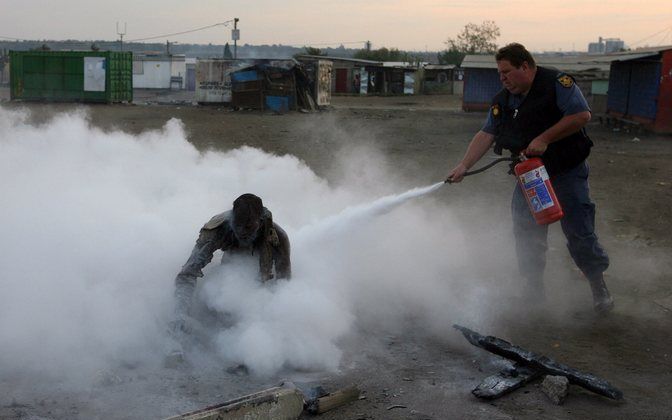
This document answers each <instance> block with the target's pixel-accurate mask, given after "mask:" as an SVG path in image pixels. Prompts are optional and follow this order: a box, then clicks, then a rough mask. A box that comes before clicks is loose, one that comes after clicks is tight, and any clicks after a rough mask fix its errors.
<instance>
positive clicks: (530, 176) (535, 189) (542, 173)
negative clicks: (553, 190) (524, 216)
mask: <svg viewBox="0 0 672 420" xmlns="http://www.w3.org/2000/svg"><path fill="white" fill-rule="evenodd" d="M519 178H520V182H521V184H522V185H523V189H524V190H525V194H527V198H528V200H530V204H531V207H532V209H533V210H534V212H535V213H539V212H540V211H542V210H545V209H547V208H549V207H553V205H554V203H553V199H552V198H551V195H550V194H549V193H548V188H546V181H547V180H548V179H549V178H548V172H546V168H545V167H543V166H542V167H539V168H536V169H533V170H531V171H528V172H525V173H524V174H522V175H520V177H519Z"/></svg>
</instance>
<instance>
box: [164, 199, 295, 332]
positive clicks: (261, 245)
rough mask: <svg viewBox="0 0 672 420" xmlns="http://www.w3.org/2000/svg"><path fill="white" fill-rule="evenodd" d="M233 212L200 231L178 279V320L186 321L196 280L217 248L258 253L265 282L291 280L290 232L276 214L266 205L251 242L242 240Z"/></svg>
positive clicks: (221, 215)
mask: <svg viewBox="0 0 672 420" xmlns="http://www.w3.org/2000/svg"><path fill="white" fill-rule="evenodd" d="M232 220H233V212H232V211H226V212H224V213H221V214H218V215H216V216H214V217H213V218H212V219H210V220H209V221H208V222H207V223H206V224H205V225H204V226H203V227H202V228H201V231H200V234H199V236H198V239H197V240H196V245H194V248H193V249H192V251H191V255H190V256H189V259H188V260H187V262H186V263H185V264H184V265H183V266H182V269H181V270H180V272H179V274H178V275H177V277H176V278H175V319H176V320H185V319H187V317H188V312H189V308H190V307H191V301H192V298H193V295H194V290H195V288H196V281H197V279H198V278H199V277H203V272H202V269H203V268H204V267H205V266H206V265H208V264H209V263H210V261H212V257H213V255H214V253H215V251H217V250H218V249H219V250H222V251H227V252H231V253H243V252H249V253H252V254H253V255H258V256H259V277H260V279H261V280H262V281H267V280H270V279H273V278H274V275H273V268H274V267H275V277H276V278H279V279H283V278H284V279H288V278H290V277H291V275H292V265H291V261H290V247H289V238H288V237H287V233H285V231H284V230H283V229H282V228H281V227H280V226H278V225H277V224H275V223H273V216H272V214H271V212H270V211H269V210H268V209H267V208H265V207H264V208H263V213H262V216H261V220H260V227H259V229H258V231H257V233H256V236H255V237H254V238H253V240H251V242H250V243H247V244H244V243H241V242H240V241H239V240H238V238H237V237H236V235H235V233H234V231H233V228H232V226H231V223H232Z"/></svg>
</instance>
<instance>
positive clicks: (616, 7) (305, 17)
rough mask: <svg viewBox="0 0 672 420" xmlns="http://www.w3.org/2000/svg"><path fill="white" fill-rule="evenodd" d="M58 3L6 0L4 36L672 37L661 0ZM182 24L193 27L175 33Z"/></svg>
mask: <svg viewBox="0 0 672 420" xmlns="http://www.w3.org/2000/svg"><path fill="white" fill-rule="evenodd" d="M55 3H56V2H53V3H52V2H44V1H43V0H22V1H18V0H5V6H4V7H3V9H2V10H3V14H2V16H0V27H1V28H2V32H1V33H0V39H2V40H6V41H12V40H32V39H34V40H38V41H39V40H53V41H64V40H79V39H81V40H92V41H95V40H99V41H102V40H106V39H112V40H113V41H114V40H118V35H117V24H118V25H119V30H120V31H121V30H123V31H124V32H126V33H125V34H124V38H125V40H128V41H129V42H130V41H133V40H136V39H137V40H142V39H146V38H151V37H158V38H159V39H157V40H156V42H157V43H165V42H166V40H169V41H171V42H177V43H185V44H203V45H207V44H214V45H224V44H225V43H226V42H229V43H230V44H231V43H233V41H232V40H231V29H232V27H233V25H232V22H229V23H227V25H224V24H223V22H224V21H228V20H230V19H233V18H234V17H237V18H239V19H240V21H239V22H238V29H239V30H240V41H239V44H240V45H244V44H247V45H252V46H254V45H282V46H290V47H297V48H300V47H302V46H313V47H317V48H320V47H322V48H327V47H330V48H337V47H338V46H339V45H343V46H344V47H346V48H353V49H361V48H363V47H364V42H365V41H371V42H372V44H373V45H372V48H373V49H378V48H381V47H386V48H396V49H399V50H402V51H427V52H429V51H443V50H444V49H445V48H446V45H445V41H446V40H447V39H448V38H455V37H456V35H457V34H458V33H459V32H460V31H461V30H462V29H463V28H464V26H465V25H466V24H468V23H475V24H481V23H482V22H483V21H485V20H492V21H494V22H495V23H496V24H497V25H498V26H499V28H500V29H501V36H500V37H499V38H498V39H497V44H498V45H505V44H508V43H510V42H514V41H516V42H520V43H522V44H524V45H525V46H526V47H528V49H530V50H531V51H549V52H550V51H555V52H562V51H584V50H587V49H588V43H590V42H596V41H597V40H598V38H599V37H600V36H602V37H603V38H620V39H621V40H623V41H624V42H625V45H626V47H630V48H633V49H634V48H637V47H642V46H644V45H649V46H657V45H665V44H672V25H670V22H672V8H670V7H669V4H668V3H667V2H665V1H662V0H653V1H650V2H648V3H647V4H646V6H645V7H642V4H641V2H635V1H633V0H615V1H613V2H611V3H610V4H609V6H608V7H607V8H605V7H604V5H603V3H602V2H599V1H596V0H588V1H577V0H567V1H566V2H564V3H561V4H558V3H557V2H550V1H548V0H544V1H536V2H532V1H531V0H510V1H507V2H504V1H503V0H480V1H474V2H470V3H466V2H463V1H453V2H435V1H420V2H416V3H414V4H413V6H409V5H408V4H407V3H406V2H401V1H387V2H368V3H365V4H361V3H360V2H357V1H353V0H346V1H343V2H339V3H338V4H319V5H315V4H314V3H309V2H306V1H300V0H288V1H286V2H283V3H274V2H270V1H268V0H258V1H256V2H242V1H240V0H233V1H230V2H228V3H227V5H226V7H224V6H223V5H221V4H217V2H215V1H214V0H202V1H200V2H198V4H197V5H195V4H194V3H190V4H184V3H181V2H176V1H174V0H164V1H162V2H158V1H156V2H155V1H147V2H142V3H137V2H134V3H131V2H128V1H127V0H120V1H118V2H116V3H115V4H105V3H103V4H96V5H95V8H92V7H90V6H89V4H90V3H89V2H84V1H82V0H63V1H61V2H58V4H55ZM37 12H39V13H37ZM218 16H221V17H218ZM124 28H125V29H124ZM199 28H201V29H202V30H194V29H199ZM567 28H572V30H571V31H569V30H567ZM181 31H182V32H188V33H183V34H177V35H175V33H177V32H181ZM166 35H169V36H166Z"/></svg>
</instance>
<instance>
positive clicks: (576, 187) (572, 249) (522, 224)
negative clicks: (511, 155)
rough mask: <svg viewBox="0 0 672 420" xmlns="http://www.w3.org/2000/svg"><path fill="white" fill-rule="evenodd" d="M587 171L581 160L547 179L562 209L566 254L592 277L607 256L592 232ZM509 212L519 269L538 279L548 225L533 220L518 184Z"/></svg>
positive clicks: (601, 269) (606, 263)
mask: <svg viewBox="0 0 672 420" xmlns="http://www.w3.org/2000/svg"><path fill="white" fill-rule="evenodd" d="M588 173H589V168H588V164H587V163H586V162H585V161H584V162H582V163H581V164H579V165H578V166H576V167H575V168H573V169H571V170H569V171H568V172H565V173H563V174H561V175H558V176H556V177H554V178H553V179H551V184H552V185H553V189H554V190H555V194H556V195H557V197H558V201H560V205H561V206H562V210H563V212H564V216H563V218H562V219H560V224H561V226H562V231H563V232H564V234H565V237H566V238H567V248H568V249H569V254H570V255H571V256H572V259H574V262H575V263H576V265H577V267H579V269H580V270H581V271H582V272H583V274H585V275H586V277H588V278H592V277H593V276H596V275H599V274H601V273H602V272H604V271H605V270H606V269H607V267H608V266H609V256H608V255H607V253H606V251H605V250H604V248H602V245H600V243H599V242H598V240H597V236H596V235H595V204H593V202H592V201H591V200H590V190H589V187H588ZM511 213H512V216H513V233H514V236H515V238H516V254H517V256H518V267H519V269H520V273H521V274H522V275H523V277H525V278H527V279H528V280H530V281H532V282H537V281H539V282H540V281H541V279H542V277H543V274H544V268H545V267H546V249H547V248H548V246H547V242H546V237H547V233H548V226H545V225H544V226H540V225H537V224H536V222H535V221H534V217H533V216H532V213H531V212H530V209H529V207H528V205H527V201H526V200H525V196H524V195H523V192H522V189H521V188H520V186H519V185H518V184H516V189H515V190H514V192H513V198H512V200H511Z"/></svg>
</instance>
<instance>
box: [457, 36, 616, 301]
mask: <svg viewBox="0 0 672 420" xmlns="http://www.w3.org/2000/svg"><path fill="white" fill-rule="evenodd" d="M495 58H496V60H497V69H498V72H499V79H500V80H501V82H502V84H503V85H504V89H502V90H501V91H500V92H499V93H498V94H497V95H496V96H495V97H494V99H493V101H492V106H491V107H490V111H489V113H488V118H487V121H486V123H485V126H484V127H483V128H482V129H481V130H480V131H479V132H478V133H476V135H475V136H474V138H473V139H472V140H471V143H470V144H469V146H468V148H467V151H466V153H465V155H464V157H463V158H462V160H461V161H460V163H459V164H458V165H457V166H456V167H455V168H454V169H453V170H452V171H451V172H450V174H449V176H448V178H449V179H450V180H451V181H452V182H460V181H461V180H462V179H463V178H464V174H465V172H466V171H467V170H469V168H471V167H472V166H473V165H474V164H475V163H476V162H478V160H479V159H481V157H483V155H484V154H485V153H486V152H487V151H488V150H489V149H490V147H491V146H492V145H493V143H494V145H495V153H497V154H501V153H502V150H503V149H507V150H509V151H510V152H511V154H512V155H513V156H518V155H519V154H520V153H521V152H522V153H524V154H525V155H527V156H540V157H541V159H542V161H543V162H544V165H545V166H546V170H547V171H548V174H549V176H550V177H551V183H552V185H553V188H554V189H555V193H556V195H557V197H558V200H559V201H560V204H561V206H562V208H563V211H564V213H565V215H564V217H563V218H562V219H561V220H560V223H561V225H562V231H563V232H564V234H565V237H566V238H567V248H568V249H569V253H570V255H571V256H572V259H573V260H574V262H575V263H576V265H577V266H578V267H579V269H581V271H582V272H583V274H584V275H585V276H586V278H587V279H588V282H589V283H590V288H591V291H592V294H593V304H594V305H593V306H594V309H595V311H597V312H598V313H605V312H608V311H610V310H611V309H612V308H613V306H614V301H613V299H612V298H611V295H610V294H609V290H608V289H607V286H606V284H605V283H604V277H603V272H604V271H605V270H606V269H607V267H608V266H609V257H608V256H607V253H606V252H605V250H604V249H603V248H602V246H601V245H600V243H599V242H598V240H597V236H596V235H595V229H594V225H595V205H594V204H593V203H592V201H591V200H590V195H589V188H588V172H589V168H588V164H587V163H586V158H587V157H588V155H589V154H590V148H591V147H592V146H593V143H592V141H591V140H590V138H589V137H588V136H587V134H586V132H585V129H584V127H585V125H586V124H587V123H588V121H590V116H591V114H590V108H589V107H588V104H587V103H586V100H585V98H584V97H583V94H582V93H581V90H579V88H578V86H576V84H575V83H574V79H572V77H571V76H569V75H566V74H564V73H561V72H558V71H557V70H553V69H548V68H544V67H539V66H537V65H536V63H535V61H534V58H533V57H532V55H531V54H530V53H529V51H527V49H525V47H524V46H522V45H521V44H518V43H513V44H509V45H507V46H505V47H503V48H501V49H500V50H499V51H498V52H497V54H496V56H495ZM511 212H512V216H513V231H514V235H515V238H516V254H517V257H518V266H519V269H520V272H521V274H522V276H523V277H525V278H526V279H527V287H528V288H529V292H530V295H531V296H532V297H535V298H543V297H544V285H543V273H544V268H545V266H546V249H547V243H546V241H547V239H546V237H547V232H548V227H547V226H545V225H544V226H540V225H537V224H536V223H535V221H534V218H533V216H532V214H531V213H530V211H529V209H528V206H527V202H526V200H525V196H524V195H523V193H522V191H521V189H520V187H519V186H518V185H516V187H515V190H514V192H513V199H512V202H511Z"/></svg>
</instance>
